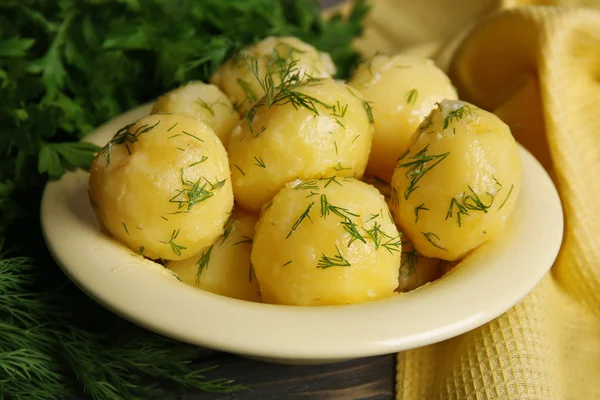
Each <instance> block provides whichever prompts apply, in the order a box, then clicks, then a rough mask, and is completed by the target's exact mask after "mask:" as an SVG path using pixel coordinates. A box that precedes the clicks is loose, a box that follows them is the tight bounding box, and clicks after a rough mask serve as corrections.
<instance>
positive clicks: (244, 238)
mask: <svg viewBox="0 0 600 400" xmlns="http://www.w3.org/2000/svg"><path fill="white" fill-rule="evenodd" d="M253 242H254V240H253V239H252V238H251V237H249V236H242V240H238V241H237V242H235V243H234V245H237V244H244V243H245V244H252V243H253Z"/></svg>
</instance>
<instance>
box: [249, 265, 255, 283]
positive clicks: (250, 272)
mask: <svg viewBox="0 0 600 400" xmlns="http://www.w3.org/2000/svg"><path fill="white" fill-rule="evenodd" d="M252 275H254V265H252V261H250V267H248V282H252Z"/></svg>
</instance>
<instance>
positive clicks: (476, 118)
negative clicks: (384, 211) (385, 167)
mask: <svg viewBox="0 0 600 400" xmlns="http://www.w3.org/2000/svg"><path fill="white" fill-rule="evenodd" d="M520 188H521V160H520V157H519V150H518V147H517V144H516V142H515V140H514V138H513V136H512V134H511V132H510V129H509V128H508V126H507V125H506V124H505V123H503V122H502V121H501V120H500V119H499V118H498V117H496V116H495V115H494V114H492V113H489V112H487V111H484V110H482V109H479V108H477V107H475V106H474V105H472V104H469V103H465V102H462V101H452V100H445V101H442V102H441V103H440V104H439V106H438V107H437V108H435V109H434V110H433V111H432V112H431V114H430V115H429V116H428V117H427V118H426V119H425V121H423V123H422V124H421V126H420V127H419V128H418V130H417V131H416V132H415V134H414V135H413V137H412V139H411V143H410V146H409V149H408V150H407V153H405V154H403V155H402V157H401V160H400V161H399V165H398V167H397V169H396V172H395V173H394V177H393V180H392V199H391V203H392V207H393V208H394V210H395V212H394V217H395V218H396V221H397V223H398V224H399V225H400V226H401V227H402V231H403V232H404V234H406V235H407V236H408V237H409V239H410V240H411V241H412V242H413V243H414V245H415V248H416V249H417V251H419V252H420V253H421V254H423V255H425V256H427V257H434V258H440V259H443V260H457V259H460V258H462V257H463V256H464V255H466V254H467V253H468V252H469V251H471V250H473V249H474V248H476V247H477V246H479V245H481V244H482V243H484V242H487V241H488V240H491V239H493V238H494V237H496V236H497V235H498V234H499V233H500V232H501V231H502V229H503V228H504V226H505V225H506V222H507V220H508V218H509V217H510V214H511V212H512V210H513V208H514V206H515V203H516V200H517V197H518V195H519V191H520Z"/></svg>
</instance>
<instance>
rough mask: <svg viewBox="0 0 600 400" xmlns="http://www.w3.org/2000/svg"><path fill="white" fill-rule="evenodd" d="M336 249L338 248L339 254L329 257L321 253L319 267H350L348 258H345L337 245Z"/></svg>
mask: <svg viewBox="0 0 600 400" xmlns="http://www.w3.org/2000/svg"><path fill="white" fill-rule="evenodd" d="M335 249H336V250H337V254H336V255H334V256H332V257H329V256H326V255H325V254H323V255H321V259H320V260H319V262H318V264H317V268H321V269H327V268H331V267H349V266H350V263H349V262H348V260H346V259H345V258H344V256H343V255H342V253H341V252H340V249H339V248H338V247H337V246H335Z"/></svg>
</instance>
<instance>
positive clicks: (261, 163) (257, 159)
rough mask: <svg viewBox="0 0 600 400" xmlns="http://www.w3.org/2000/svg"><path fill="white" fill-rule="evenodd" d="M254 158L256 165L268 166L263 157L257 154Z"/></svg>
mask: <svg viewBox="0 0 600 400" xmlns="http://www.w3.org/2000/svg"><path fill="white" fill-rule="evenodd" d="M254 160H255V161H256V162H255V163H254V165H256V166H257V167H260V168H267V167H266V165H265V162H264V161H263V159H262V157H256V156H254Z"/></svg>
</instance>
